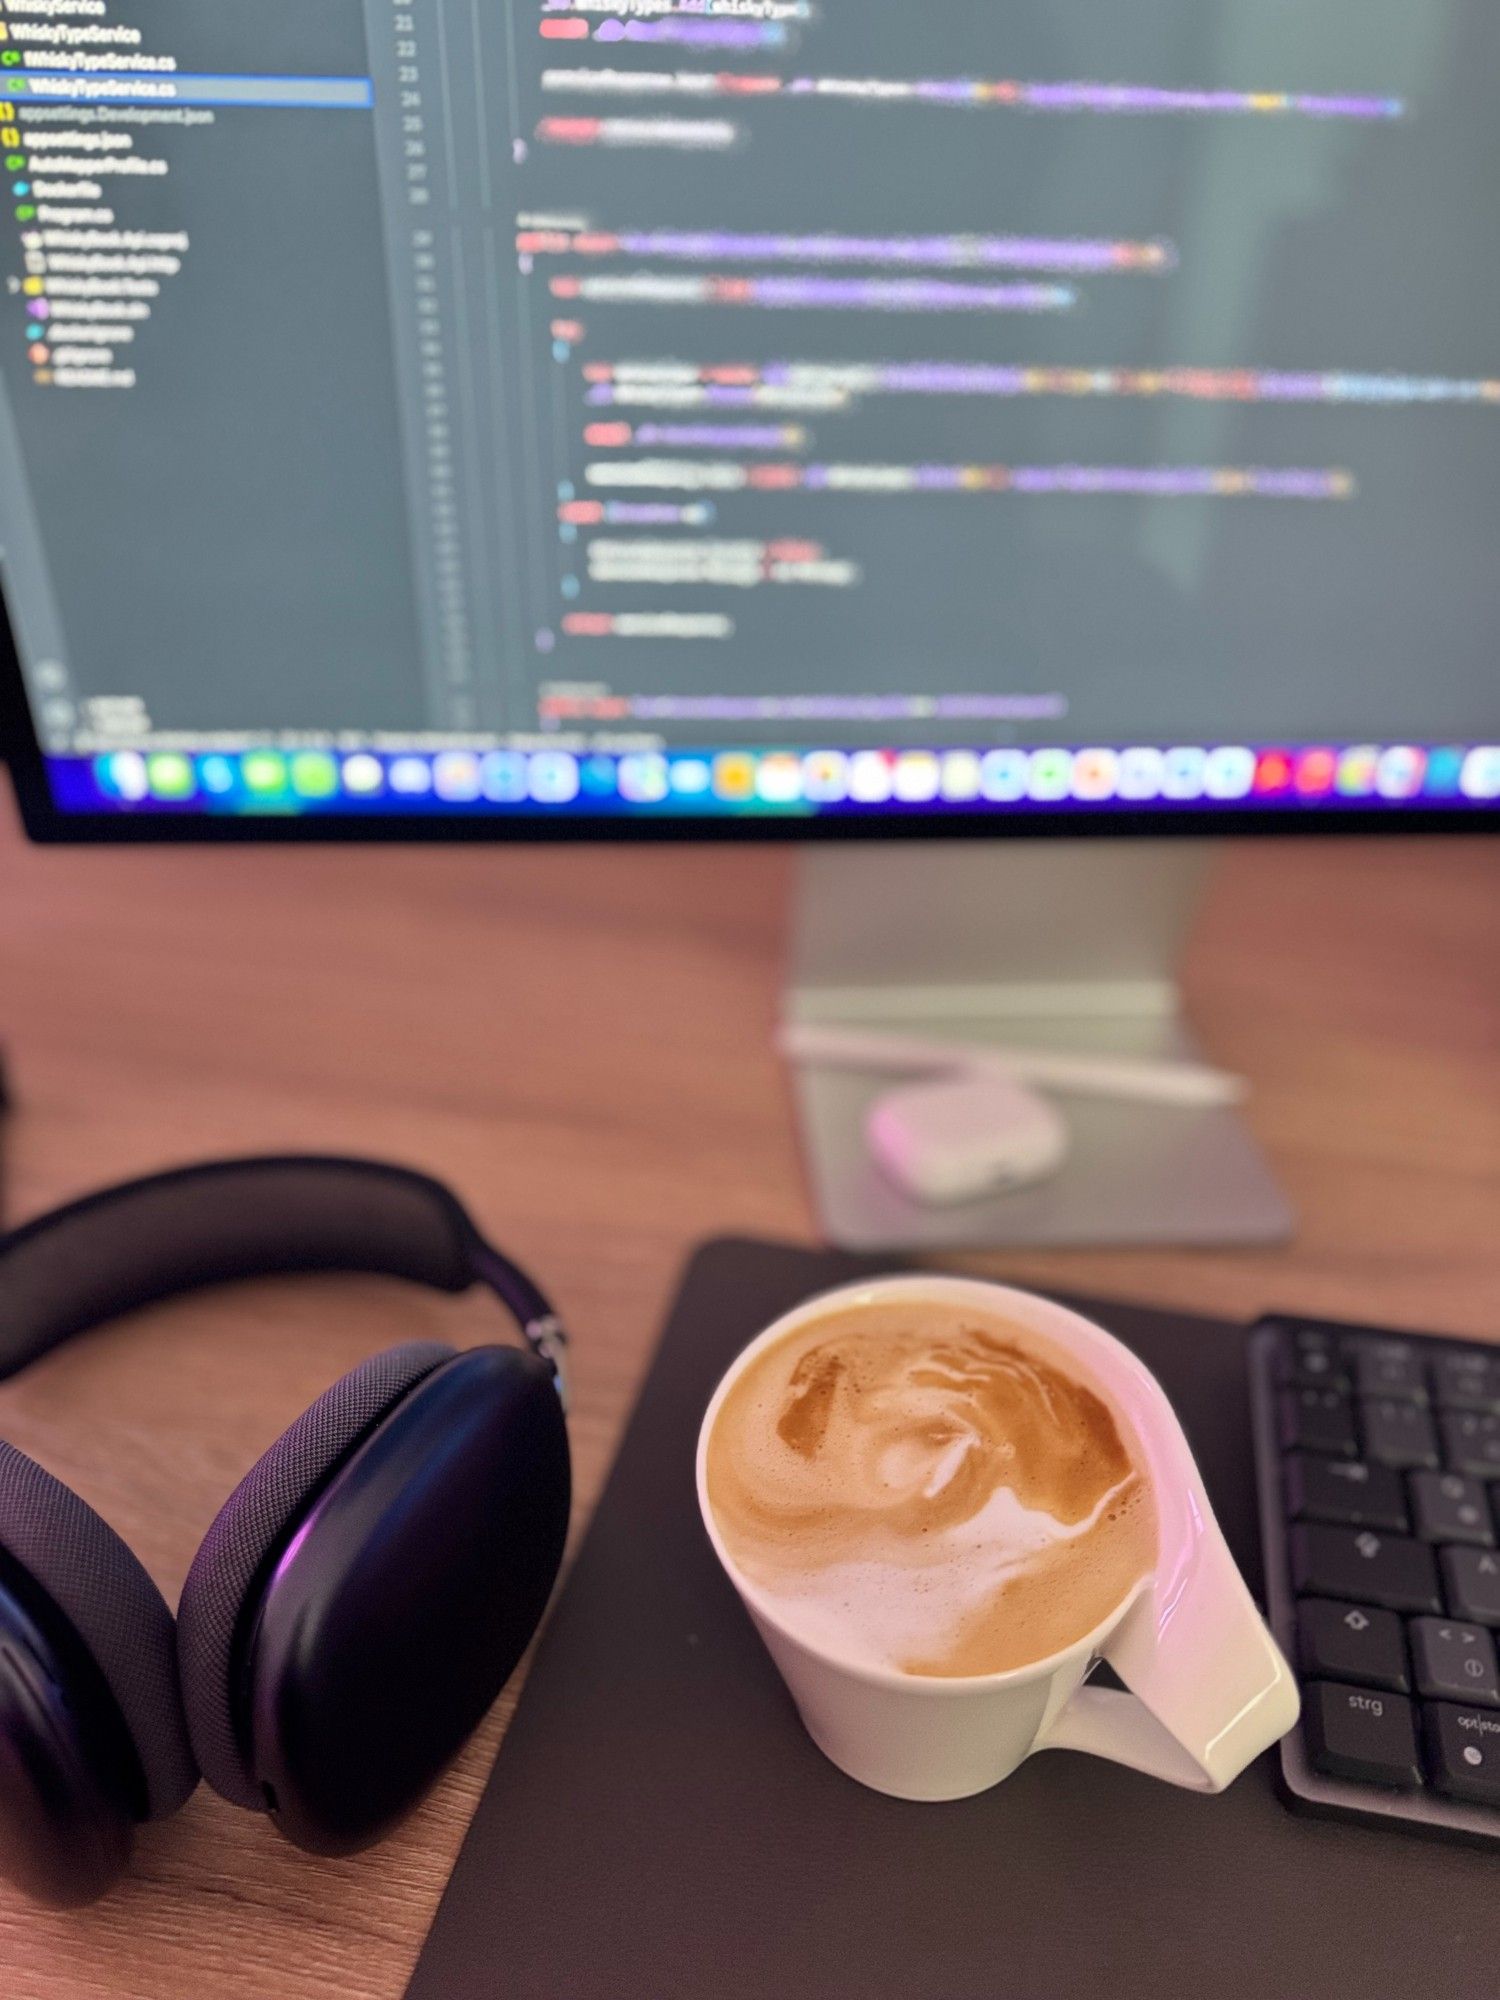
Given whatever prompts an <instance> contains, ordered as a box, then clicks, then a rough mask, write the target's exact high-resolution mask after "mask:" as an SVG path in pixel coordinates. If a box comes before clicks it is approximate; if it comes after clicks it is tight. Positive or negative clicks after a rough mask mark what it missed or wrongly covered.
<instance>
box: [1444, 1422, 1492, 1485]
mask: <svg viewBox="0 0 1500 2000" xmlns="http://www.w3.org/2000/svg"><path fill="white" fill-rule="evenodd" d="M1442 1423H1443V1455H1444V1458H1445V1459H1446V1461H1447V1464H1448V1467H1449V1469H1450V1471H1453V1472H1473V1473H1477V1474H1478V1475H1479V1476H1480V1477H1481V1478H1483V1477H1485V1476H1486V1475H1493V1474H1494V1473H1497V1472H1500V1411H1495V1410H1460V1411H1457V1412H1455V1413H1454V1414H1453V1415H1451V1416H1445V1417H1444V1418H1443V1420H1442Z"/></svg>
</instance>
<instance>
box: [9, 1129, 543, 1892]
mask: <svg viewBox="0 0 1500 2000" xmlns="http://www.w3.org/2000/svg"><path fill="white" fill-rule="evenodd" d="M286 1271H371V1272H384V1273H387V1274H389V1275H391V1276H394V1277H401V1278H408V1279H411V1280H413V1281H414V1282H416V1283H418V1284H424V1285H430V1286H435V1287H437V1288H438V1289H440V1290H443V1291H450V1292H458V1291H463V1290H465V1289H466V1288H467V1287H468V1286H469V1285H471V1284H473V1283H475V1282H478V1283H480V1284H483V1285H486V1286H488V1287H489V1288H490V1290H492V1291H493V1292H494V1293H495V1294H496V1295H497V1296H498V1298H499V1299H500V1300H501V1302H502V1303H503V1304H504V1305H505V1306H506V1307H507V1308H508V1309H509V1310H510V1312H511V1313H512V1314H513V1315H514V1317H515V1319H516V1320H517V1322H518V1323H519V1325H520V1329H521V1332H522V1334H523V1335H524V1336H525V1340H526V1343H527V1344H526V1347H525V1348H514V1347H481V1348H475V1349H471V1350H469V1351H468V1352H465V1353H456V1352H455V1351H454V1350H453V1349H452V1348H450V1347H444V1346H440V1345H437V1344H435V1343H431V1342H423V1343H420V1344H413V1345H410V1346H404V1347H396V1348H392V1349H390V1350H389V1351H388V1352H387V1353H384V1354H377V1355H376V1356H375V1357H374V1358H373V1360H369V1361H365V1362H363V1363H361V1365H360V1366H359V1367H358V1368H356V1369H354V1370H353V1371H352V1372H351V1373H350V1374H348V1375H346V1376H344V1378H343V1379H342V1381H339V1382H336V1383H335V1384H334V1386H333V1387H332V1388H331V1389H329V1390H328V1391H327V1392H326V1393H325V1394H324V1395H322V1396H320V1397H319V1398H318V1400H317V1402H315V1403H314V1404H313V1405H312V1407H311V1408H310V1409H309V1410H307V1411H305V1412H304V1414H303V1415H302V1416H300V1417H299V1418H298V1419H297V1421H296V1422H295V1423H294V1424H293V1425H292V1427H291V1429H290V1430H289V1431H287V1432H286V1433H285V1435H284V1436H283V1437H281V1438H280V1439H279V1440H278V1442H277V1443H275V1444H274V1445H272V1447H271V1449H270V1450H269V1451H268V1452H267V1453H266V1454H265V1456H264V1457H263V1458H262V1459H261V1460H260V1461H259V1462H258V1463H257V1464H256V1465H255V1466H254V1467H253V1468H252V1469H251V1471H250V1472H249V1473H248V1474H247V1475H246V1476H245V1478H244V1479H242V1480H241V1481H240V1483H239V1485H238V1486H237V1487H236V1488H235V1490H234V1492H233V1493H232V1494H231V1495H230V1497H229V1499H228V1500H227V1501H226V1502H225V1503H224V1506H223V1507H222V1509H221V1510H220V1512H219V1514H218V1516H217V1518H216V1519H215V1521H214V1523H213V1525H212V1527H211V1528H210V1529H209V1531H208V1533H207V1535H206V1536H205V1537H204V1540H203V1544H202V1547H201V1548H200V1549H199V1551H198V1553H197V1555H196V1557H195V1558H194V1560H193V1564H192V1568H191V1569H190V1571H189V1573H188V1577H187V1581H186V1582H185V1584H184V1585H183V1589H182V1599H181V1603H180V1604H179V1606H178V1610H177V1618H176V1621H175V1623H174V1621H173V1618H172V1614H171V1612H170V1611H169V1610H168V1609H167V1606H166V1604H165V1602H164V1601H163V1599H162V1597H161V1594H160V1592H159V1591H158V1590H157V1588H156V1585H155V1584H154V1583H153V1582H152V1581H151V1579H150V1577H149V1576H148V1575H147V1574H146V1571H145V1570H144V1569H143V1568H142V1567H141V1564H140V1563H139V1562H138V1561H137V1560H136V1558H135V1556H133V1555H132V1554H131V1552H130V1550H129V1549H128V1548H127V1547H126V1546H125V1544H124V1542H123V1541H121V1539H120V1538H119V1536H118V1535H116V1534H115V1532H114V1530H113V1529H112V1528H109V1527H107V1526H106V1524H105V1523H104V1521H102V1520H101V1519H100V1517H99V1516H98V1515H97V1514H96V1513H95V1512H94V1511H93V1509H92V1508H90V1507H88V1506H86V1505H85V1504H84V1502H83V1501H82V1500H81V1499H79V1497H78V1495H77V1494H76V1493H74V1492H72V1491H71V1489H70V1488H68V1487H66V1486H64V1485H63V1484H62V1483H61V1482H60V1481H59V1480H56V1479H54V1478H53V1477H52V1476H51V1474H50V1473H47V1472H44V1471H43V1470H42V1468H41V1467H40V1466H39V1465H37V1464H35V1463H34V1462H33V1461H32V1460H31V1459H29V1458H26V1457H25V1456H24V1455H23V1454H22V1453H21V1452H19V1451H16V1450H14V1449H13V1448H12V1447H11V1446H10V1445H7V1444H5V1443H3V1442H0V1874H3V1875H6V1876H9V1877H10V1878H11V1879H12V1880H13V1881H14V1882H16V1883H17V1884H19V1886H20V1887H21V1888H22V1889H24V1890H25V1891H27V1892H28V1893H29V1894H30V1895H31V1896H33V1897H34V1898H36V1899H37V1900H39V1901H41V1902H46V1903H51V1904H54V1905H59V1906H65V1905H69V1904H78V1903H84V1902H88V1901H90V1900H92V1899H93V1898H94V1897H96V1896H100V1895H102V1894H103V1893H104V1892H105V1890H107V1889H108V1888H109V1887H110V1886H111V1884H112V1883H113V1882H114V1881H115V1880H116V1878H117V1877H118V1876H119V1874H120V1872H121V1871H122V1870H123V1868H124V1866H125V1864H126V1861H127V1860H128V1858H129V1854H130V1848H131V1841H132V1837H133V1832H134V1828H135V1827H136V1825H138V1824H139V1823H140V1822H142V1821H145V1820H149V1819H159V1818H161V1817H162V1816H164V1815H165V1814H167V1813H171V1812H175V1811H176V1809H177V1808H178V1807H179V1806H181V1805H182V1804H183V1803H184V1802H185V1801H186V1799H187V1798H188V1796H189V1794H190V1793H191V1792H192V1790H193V1788H194V1786H195V1785H196V1784H197V1782H198V1778H199V1776H200V1775H201V1776H202V1777H204V1778H206V1779H207V1781H208V1783H209V1784H210V1785H211V1786H212V1787H213V1789H214V1790H215V1791H216V1792H218V1793H219V1794H220V1795H221V1796H222V1797H224V1798H226V1799H229V1800H231V1801H232V1802H233V1803H234V1804H235V1805H239V1806H245V1807H248V1808H250V1809H251V1810H252V1811H262V1812H268V1813H269V1814H270V1815H271V1817H272V1819H273V1820H274V1821H275V1823H276V1825H277V1826H278V1827H279V1828H280V1829H281V1831H282V1832H283V1833H284V1834H285V1835H286V1836H287V1838H288V1839H289V1840H291V1841H293V1842H294V1843H295V1844H296V1845H297V1846H299V1847H302V1848H306V1849H308V1850H309V1851H311V1852H313V1853H319V1854H347V1853H352V1852H353V1851H355V1850H356V1849H358V1848H360V1847H364V1846H367V1845H368V1844H369V1843H370V1842H372V1841H374V1840H377V1839H379V1838H380V1836H381V1835H382V1834H383V1833H385V1832H386V1831H387V1830H388V1829H389V1828H390V1827H391V1826H392V1825H393V1824H394V1823H395V1821H396V1820H398V1819H399V1818H400V1817H401V1816H402V1815H403V1814H404V1813H405V1812H406V1811H407V1810H408V1809H409V1808H410V1807H411V1806H413V1805H414V1804H415V1803H416V1801H417V1800H418V1799H419V1798H420V1797H421V1795H422V1794H423V1792H424V1791H425V1790H426V1789H427V1787H428V1786H429V1785H430V1784H431V1783H432V1781H433V1779H434V1778H435V1777H436V1776H437V1775H438V1773H439V1772H440V1771H441V1770H442V1768H443V1767H444V1765H445V1764H446V1763H447V1762H448V1760H449V1759H450V1758H451V1757H452V1756H453V1754H454V1753H455V1752H456V1751H457V1750H458V1748H459V1747H460V1745H461V1744H462V1743H463V1742H464V1740H465V1738H466V1737H467V1736H468V1735H469V1734H470V1732H471V1731H472V1730H473V1729H474V1727H475V1726H476V1725H477V1723H478V1722H479V1721H480V1719H481V1717H482V1716H483V1715H484V1713H485V1711H486V1709H487V1708H488V1707H489V1705H490V1703H491V1702H492V1701H493V1700H494V1698H495V1696H496V1695H497V1694H498V1693H499V1691H500V1689H501V1687H502V1686H503V1685H504V1683H505V1681H506V1680H507V1679H508V1677H509V1675H510V1673H511V1671H512V1669H513V1668H514V1666H515V1664H516V1662H517V1661H518V1660H519V1658H520V1656H521V1654H522V1652H523V1651H524V1650H525V1647H526V1644H527V1641H528V1640H529V1639H530V1638H531V1635H532V1633H533V1632H534V1631H535V1629H536V1626H537V1623H538V1621H539V1620H540V1618H541V1615H542V1612H543V1610H544V1608H545V1606H546V1603H547V1598H548V1595H549V1594H550V1592H551V1589H552V1585H553V1582H554V1580H555V1579H556V1576H557V1569H558V1564H559V1563H560V1561H561V1559H562V1551H563V1543H564V1540H565V1538H566V1535H567V1526H568V1506H569V1497H570V1479H569V1463H568V1438H567V1430H566V1427H565V1425H564V1422H563V1406H562V1390H563V1382H562V1361H563V1355H564V1352H565V1341H564V1336H563V1333H562V1329H561V1327H560V1326H559V1324H558V1321H557V1318H556V1316H555V1315H554V1313H553V1312H552V1309H551V1307H550V1306H549V1305H548V1303H547V1301H546V1299H545V1298H544V1297H543V1295H542V1293H541V1292H540V1291H539V1290H538V1289H537V1287H536V1286H535V1285H534V1284H533V1283H532V1281H531V1280H530V1279H529V1278H528V1277H527V1276H526V1275H525V1274H524V1273H523V1272H522V1271H521V1270H519V1269H518V1268H517V1266H516V1265H514V1264H512V1263H511V1262H510V1261H509V1259H508V1258H506V1257H503V1256H502V1255H501V1254H500V1252H499V1251H498V1250H496V1249H494V1248H493V1247H492V1246H491V1245H490V1244H488V1243H487V1242H485V1240H484V1239H483V1237H481V1236H480V1234H479V1232H478V1230H477V1229H476V1228H475V1226H474V1224H473V1222H472V1221H471V1220H470V1219H469V1217H468V1215H467V1214H466V1213H465V1211H464V1209H463V1208H462V1206H461V1205H460V1204H459V1202H458V1201H457V1200H456V1198H455V1197H454V1196H453V1195H452V1194H451V1193H449V1191H448V1190H447V1189H446V1188H445V1187H443V1186H442V1185H441V1184H440V1183H439V1182H437V1181H434V1180H429V1179H428V1178H427V1177H426V1176H425V1175H422V1174H416V1173H410V1172H407V1171H406V1170H404V1169H402V1168H399V1167H392V1166H385V1165H381V1164H378V1163H377V1162H375V1161H370V1160H345V1159H326V1158H309V1157H304V1158H288V1159H252V1160H226V1161H217V1162H214V1163H211V1164H209V1165H205V1166H199V1167H189V1168H186V1169H183V1170H181V1171H178V1172H175V1173H166V1174H157V1175H153V1176H151V1177H150V1178H148V1179H145V1180H138V1181H131V1182H128V1183H126V1184H125V1185H123V1186H120V1187H115V1188H111V1189H107V1190H105V1191H104V1192H102V1193H100V1194H95V1195H91V1196H89V1197H87V1198H86V1199H84V1200H82V1201H77V1202H73V1203H71V1204H70V1205H69V1206H67V1207H66V1208H60V1209H57V1210H55V1211H54V1212H53V1213H52V1214H50V1215H45V1216H42V1217H39V1218H38V1219H37V1220H36V1221H34V1222H31V1223H28V1224H27V1225H26V1226H25V1227H24V1228H22V1229H18V1230H16V1231H14V1232H13V1233H12V1234H11V1235H9V1236H8V1237H5V1238H3V1239H0V1378H3V1377H5V1376H9V1375H13V1374H14V1373H15V1372H16V1371H17V1370H18V1369H21V1368H24V1367H25V1366H26V1365H27V1363H28V1362H30V1361H34V1360H35V1359H36V1358H37V1356H38V1355H41V1354H45V1353H46V1352H47V1351H48V1350H49V1349H50V1348H53V1347H56V1346H58V1345H59V1344H60V1343H61V1342H62V1341H65V1340H67V1339H69V1338H70V1337H71V1336H72V1335H74V1334H75V1333H79V1332H82V1331H83V1330H84V1329H86V1328H89V1327H92V1326H95V1325H97V1324H98V1323H99V1321H101V1320H103V1319H106V1318H108V1317H110V1316H111V1315H113V1314H115V1313H120V1312H124V1311H127V1310H129V1309H130V1308H132V1307H134V1306H140V1305H145V1304H148V1303H149V1302H150V1301H152V1300H154V1299H161V1298H166V1297H169V1296H171V1295H173V1294H175V1293H178V1292H183V1291H187V1290H190V1289H192V1288H194V1287H196V1286H199V1285H207V1284H215V1283H218V1282H220V1281H221V1280H225V1279H232V1278H243V1277H251V1276H258V1275H261V1274H265V1273H270V1272H286Z"/></svg>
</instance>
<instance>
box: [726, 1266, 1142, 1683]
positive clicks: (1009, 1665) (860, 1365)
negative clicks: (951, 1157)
mask: <svg viewBox="0 0 1500 2000" xmlns="http://www.w3.org/2000/svg"><path fill="white" fill-rule="evenodd" d="M707 1480H708V1498H709V1504H710V1506H711V1508H712V1509H713V1513H714V1517H715V1519H716V1520H717V1522H718V1525H719V1529H720V1532H721V1534H722V1535H723V1538H724V1541H725V1543H726V1545H727V1547H728V1548H729V1550H730V1552H731V1553H732V1554H733V1556H734V1558H735V1560H736V1562H737V1563H738V1564H739V1566H740V1568H741V1569H742V1570H743V1571H744V1573H745V1574H746V1575H747V1576H748V1577H750V1578H751V1579H752V1580H753V1581H754V1582H755V1583H756V1584H757V1585H758V1586H759V1588H760V1590H761V1592H762V1593H763V1595H764V1597H765V1599H766V1601H767V1603H768V1604H769V1605H770V1606H772V1607H774V1609H775V1610H776V1611H777V1612H778V1613H779V1615H780V1617H781V1619H782V1620H783V1622H784V1623H785V1625H786V1627H787V1629H788V1631H790V1632H791V1633H793V1634H794V1635H796V1636H798V1637H800V1638H802V1639H803V1640H804V1641H805V1642H806V1643H808V1644H809V1645H813V1646H817V1647H820V1648H823V1649H827V1650H831V1651H833V1652H835V1653H838V1654H840V1655H841V1656H844V1657H846V1658H848V1659H850V1660H852V1661H857V1662H860V1663H863V1664H865V1665H868V1666H873V1667H884V1668H888V1669H893V1670H895V1671H897V1672H900V1673H906V1674H920V1675H934V1676H959V1675H973V1674H993V1673H1004V1672H1009V1671H1010V1670H1012V1669H1014V1668H1017V1667H1023V1666H1027V1665H1029V1664H1031V1663H1032V1662H1033V1661H1036V1660H1041V1659H1045V1658H1047V1657H1049V1656H1050V1655H1052V1654H1054V1653H1057V1652H1060V1651H1062V1650H1063V1649H1065V1648H1066V1647H1068V1646H1071V1645H1073V1644H1075V1643H1076V1642H1077V1641H1078V1640H1080V1639H1082V1638H1083V1637H1085V1636H1086V1635H1087V1634H1088V1633H1090V1632H1092V1631H1094V1630H1095V1629H1096V1628H1097V1627H1098V1626H1099V1625H1100V1624H1102V1623H1103V1621H1104V1620H1105V1619H1106V1618H1107V1616H1108V1615H1109V1613H1110V1612H1111V1611H1113V1610H1114V1609H1115V1608H1116V1607H1117V1606H1118V1605H1120V1604H1121V1603H1123V1602H1124V1600H1125V1599H1126V1598H1127V1597H1128V1596H1129V1595H1130V1593H1131V1591H1132V1590H1133V1589H1135V1587H1136V1586H1137V1585H1138V1584H1139V1583H1140V1581H1141V1579H1142V1578H1143V1577H1144V1576H1146V1575H1147V1573H1148V1572H1149V1571H1150V1570H1151V1568H1152V1566H1153V1564H1154V1562H1155V1559H1156V1516H1155V1508H1154V1505H1153V1501H1152V1495H1151V1487H1150V1481H1149V1478H1148V1475H1147V1473H1146V1470H1145V1468H1144V1466H1143V1465H1142V1463H1141V1462H1140V1458H1139V1455H1138V1453H1137V1452H1136V1450H1135V1449H1134V1447H1133V1445H1132V1443H1131V1440H1130V1437H1129V1433H1128V1430H1127V1429H1126V1427H1125V1426H1124V1424H1123V1423H1122V1422H1121V1420H1120V1419H1119V1418H1118V1417H1117V1416H1116V1414H1115V1412H1114V1411H1113V1410H1112V1409H1111V1408H1110V1406H1109V1404H1108V1402H1107V1401H1106V1400H1105V1398H1104V1397H1103V1396H1102V1395H1101V1394H1100V1393H1099V1392H1098V1390H1097V1389H1096V1388H1093V1387H1091V1386H1090V1385H1089V1384H1088V1383H1087V1382H1086V1381H1084V1380H1083V1379H1081V1376H1080V1373H1079V1371H1078V1369H1077V1368H1076V1366H1073V1367H1070V1366H1069V1365H1068V1363H1067V1361H1066V1359H1065V1358H1064V1356H1063V1355H1062V1354H1060V1353H1059V1351H1058V1350H1057V1349H1056V1348H1055V1347H1052V1346H1049V1344H1048V1343H1047V1342H1046V1341H1044V1340H1042V1339H1040V1338H1038V1336H1037V1335H1036V1334H1034V1333H1032V1332H1030V1331H1028V1330H1027V1329H1026V1328H1024V1327H1022V1326H1020V1325H1018V1324H1017V1323H1016V1322H1015V1321H1014V1320H1012V1319H1009V1318H1007V1317H1005V1316H1003V1315H1001V1314H998V1313H992V1312H986V1311H980V1310H975V1309H974V1307H973V1306H972V1305H968V1304H963V1305H960V1304H958V1303H956V1302H954V1301H952V1300H950V1299H946V1298H940V1297H926V1298H924V1297H921V1296H917V1297H909V1298H906V1299H903V1300H901V1301H900V1302H896V1301H893V1300H890V1299H888V1298H884V1297H880V1296H876V1297H874V1298H872V1299H870V1300H868V1301H865V1302H862V1303H858V1304H855V1305H845V1306H842V1307H840V1308H838V1309H836V1310H834V1311H831V1312H830V1313H829V1314H828V1315H827V1316H826V1317H824V1318H815V1319H813V1320H811V1321H810V1322H808V1323H805V1324H803V1325H802V1326H800V1327H798V1328H797V1329H796V1330H795V1331H794V1332H792V1333H789V1334H788V1335H787V1336H786V1337H785V1338H784V1339H783V1340H781V1341H780V1342H778V1343H777V1344H775V1345H774V1346H769V1347H766V1348H765V1349H764V1350H763V1351H762V1352H761V1353H760V1354H758V1355H757V1356H756V1358H755V1360H754V1362H753V1363H752V1365H750V1366H749V1367H747V1368H746V1369H745V1370H744V1372H743V1373H742V1374H741V1375H740V1376H739V1378H738V1379H737V1381H736V1382H735V1383H734V1385H733V1387H732V1389H731V1390H730V1392H729V1394H728V1395H727V1396H726V1398H725V1400H724V1403H723V1405H722V1406H721V1408H720V1410H719V1412H718V1417H717V1421H716V1423H715V1425H714V1428H713V1431H712V1433H711V1434H710V1437H709V1440H708V1454H707Z"/></svg>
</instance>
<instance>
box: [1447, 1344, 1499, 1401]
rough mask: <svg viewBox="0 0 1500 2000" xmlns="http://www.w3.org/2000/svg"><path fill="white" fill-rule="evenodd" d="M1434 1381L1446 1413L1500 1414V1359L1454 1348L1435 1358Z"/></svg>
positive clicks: (1496, 1356) (1473, 1350)
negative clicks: (1484, 1412) (1480, 1411)
mask: <svg viewBox="0 0 1500 2000" xmlns="http://www.w3.org/2000/svg"><path fill="white" fill-rule="evenodd" d="M1432 1381H1433V1387H1434V1389H1435V1390H1436V1392H1437V1400H1438V1402H1439V1403H1440V1404H1441V1405H1442V1406H1443V1408H1444V1409H1446V1410H1500V1355H1492V1354H1481V1353H1480V1352H1478V1350H1477V1349H1475V1348H1462V1347H1458V1348H1452V1347H1450V1348H1449V1349H1448V1350H1447V1352H1446V1353H1442V1354H1439V1355H1438V1356H1437V1357H1436V1358H1435V1360H1434V1362H1433V1365H1432Z"/></svg>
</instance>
